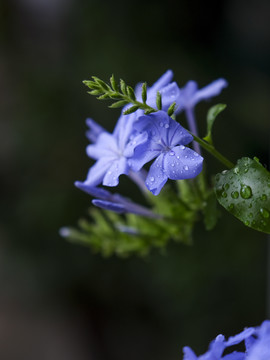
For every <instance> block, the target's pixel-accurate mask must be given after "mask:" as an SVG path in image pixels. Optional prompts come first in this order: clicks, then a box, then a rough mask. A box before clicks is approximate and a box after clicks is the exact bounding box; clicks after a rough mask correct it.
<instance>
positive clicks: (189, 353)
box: [183, 346, 198, 360]
mask: <svg viewBox="0 0 270 360" xmlns="http://www.w3.org/2000/svg"><path fill="white" fill-rule="evenodd" d="M183 353H184V359H183V360H198V357H197V356H196V355H195V353H194V352H193V350H191V348H190V347H188V346H185V347H184V348H183Z"/></svg>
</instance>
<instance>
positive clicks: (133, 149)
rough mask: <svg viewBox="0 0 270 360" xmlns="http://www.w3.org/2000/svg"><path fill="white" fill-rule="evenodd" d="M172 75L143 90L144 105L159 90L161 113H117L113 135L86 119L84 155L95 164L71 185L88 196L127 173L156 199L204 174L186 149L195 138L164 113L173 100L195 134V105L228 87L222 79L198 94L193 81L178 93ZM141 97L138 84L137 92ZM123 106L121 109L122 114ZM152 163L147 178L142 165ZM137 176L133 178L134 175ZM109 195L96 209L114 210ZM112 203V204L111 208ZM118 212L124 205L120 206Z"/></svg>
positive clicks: (195, 154)
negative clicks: (174, 184)
mask: <svg viewBox="0 0 270 360" xmlns="http://www.w3.org/2000/svg"><path fill="white" fill-rule="evenodd" d="M172 77H173V73H172V71H171V70H168V71H167V72H166V73H165V74H164V75H163V76H162V77H161V78H160V79H159V80H158V81H157V82H156V83H155V84H154V85H153V86H152V87H150V88H148V89H147V104H148V105H149V106H151V107H155V102H156V94H157V91H159V92H160V94H161V96H162V110H160V111H157V112H154V113H152V114H149V115H144V114H143V111H142V110H140V109H139V110H137V111H136V112H134V113H132V114H129V115H124V114H123V113H122V114H121V116H120V118H119V120H118V122H117V124H116V127H115V129H114V131H113V132H112V133H109V132H107V131H106V130H105V129H104V128H102V127H101V126H100V125H98V124H97V123H96V122H95V121H94V120H92V119H87V125H88V126H89V131H88V132H87V137H88V139H89V140H90V141H91V142H92V144H90V145H88V146H87V149H86V152H87V155H88V156H89V157H90V158H92V159H94V160H96V163H95V164H94V165H93V166H92V167H91V168H90V170H89V172H88V175H87V178H86V180H85V181H84V182H76V183H75V185H76V186H77V187H79V188H80V189H82V190H84V191H86V192H88V193H94V194H99V191H98V190H96V188H97V186H99V185H101V184H102V185H104V186H110V187H112V186H117V185H118V183H119V176H120V175H122V174H125V175H128V176H130V177H131V178H133V179H134V178H136V179H137V180H138V179H140V182H139V184H140V186H141V187H144V188H145V186H146V188H147V189H148V190H149V191H151V192H152V193H153V194H154V195H158V194H159V193H160V191H161V189H162V187H163V186H164V184H165V183H166V182H167V180H168V179H172V180H182V179H190V178H194V177H196V176H197V175H198V174H199V173H200V172H201V170H202V164H203V158H202V156H201V154H200V149H199V147H197V148H195V150H197V151H194V150H192V149H190V148H189V147H187V146H186V145H188V144H189V143H190V142H191V141H192V140H193V137H192V136H191V135H190V133H189V132H188V131H187V130H186V129H184V128H183V127H182V126H181V125H180V124H179V123H178V122H176V121H175V120H174V119H172V118H171V117H169V116H168V114H167V113H166V111H167V110H168V108H169V106H170V105H171V104H172V103H173V102H175V103H176V111H175V113H176V114H177V113H179V112H181V111H185V112H186V114H187V119H188V123H189V127H190V129H191V131H193V132H194V133H195V134H196V124H195V118H194V107H195V105H196V104H197V103H198V102H199V101H200V100H203V99H209V98H211V97H212V96H215V95H218V94H219V93H220V91H221V90H222V89H223V88H224V87H225V86H227V83H226V81H225V80H223V79H219V80H216V81H214V82H213V83H211V84H210V85H208V86H206V87H205V88H203V89H200V90H198V87H197V84H196V83H195V82H193V81H190V82H188V83H187V85H186V86H185V87H184V88H182V89H180V88H179V87H178V85H177V84H176V83H175V82H171V80H172ZM135 93H136V97H137V99H138V100H139V99H140V96H141V94H140V86H139V85H138V86H137V87H136V90H135ZM126 109H127V107H125V108H124V110H123V111H125V110H126ZM152 160H154V162H153V163H152V164H151V166H150V168H149V171H148V174H147V175H146V174H145V170H143V166H144V165H145V164H147V163H148V162H150V161H152ZM135 173H137V174H136V175H135V176H134V174H135ZM108 194H110V193H109V192H107V196H105V195H104V193H103V196H102V197H101V198H100V197H99V196H98V198H99V200H98V201H95V202H94V204H95V205H97V206H101V207H105V208H107V209H110V210H113V209H116V207H117V206H116V204H118V205H119V198H118V200H117V201H115V199H114V200H113V201H112V197H111V194H110V195H108ZM112 203H113V204H112ZM120 205H121V206H120V208H122V206H123V204H120Z"/></svg>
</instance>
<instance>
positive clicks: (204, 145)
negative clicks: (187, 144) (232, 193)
mask: <svg viewBox="0 0 270 360" xmlns="http://www.w3.org/2000/svg"><path fill="white" fill-rule="evenodd" d="M190 134H191V135H192V136H193V138H194V140H195V141H197V143H199V144H200V145H201V147H202V148H204V149H205V150H207V151H208V152H209V153H210V154H211V155H213V156H214V157H215V158H216V159H218V160H219V161H220V162H221V163H222V164H224V165H225V166H226V167H227V168H229V169H231V168H233V167H234V164H233V163H232V162H231V161H230V160H228V159H227V158H226V157H225V156H223V155H222V154H221V153H220V152H219V151H217V150H216V149H215V148H214V146H213V145H211V144H209V143H207V142H206V141H204V140H202V139H201V138H199V137H198V136H196V135H194V134H192V133H190Z"/></svg>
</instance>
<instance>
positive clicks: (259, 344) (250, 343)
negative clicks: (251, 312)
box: [183, 320, 270, 360]
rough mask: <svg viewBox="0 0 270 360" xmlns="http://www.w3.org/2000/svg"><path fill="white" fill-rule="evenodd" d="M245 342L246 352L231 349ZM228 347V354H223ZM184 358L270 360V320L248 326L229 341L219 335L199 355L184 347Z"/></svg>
mask: <svg viewBox="0 0 270 360" xmlns="http://www.w3.org/2000/svg"><path fill="white" fill-rule="evenodd" d="M242 341H244V342H245V348H246V350H245V352H242V351H231V352H230V353H229V350H230V347H231V346H234V345H238V344H240V343H241V342H242ZM225 349H227V351H226V353H227V354H226V355H223V353H224V350H225ZM183 352H184V359H183V360H269V359H270V321H267V320H266V321H264V322H263V323H262V324H261V326H259V327H257V328H252V327H251V328H247V329H245V330H244V331H242V332H241V333H239V334H237V335H235V336H232V337H230V338H229V339H228V340H227V341H226V340H225V338H224V336H223V335H218V336H217V337H216V339H215V340H214V341H212V342H211V344H210V346H209V350H208V351H207V352H206V353H205V354H203V355H201V356H199V357H197V356H196V354H195V353H194V352H193V351H192V350H191V349H190V348H189V347H188V346H186V347H184V349H183Z"/></svg>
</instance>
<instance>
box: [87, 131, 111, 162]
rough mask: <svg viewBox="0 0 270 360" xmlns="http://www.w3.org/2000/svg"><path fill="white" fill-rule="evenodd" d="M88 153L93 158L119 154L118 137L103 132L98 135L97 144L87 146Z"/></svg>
mask: <svg viewBox="0 0 270 360" xmlns="http://www.w3.org/2000/svg"><path fill="white" fill-rule="evenodd" d="M86 153H87V155H88V156H89V157H91V158H92V159H100V158H102V157H108V156H110V157H116V156H117V154H118V146H117V143H116V139H115V138H114V137H113V135H111V134H109V133H102V134H100V136H99V137H98V139H97V142H96V144H93V145H88V146H87V148H86Z"/></svg>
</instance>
